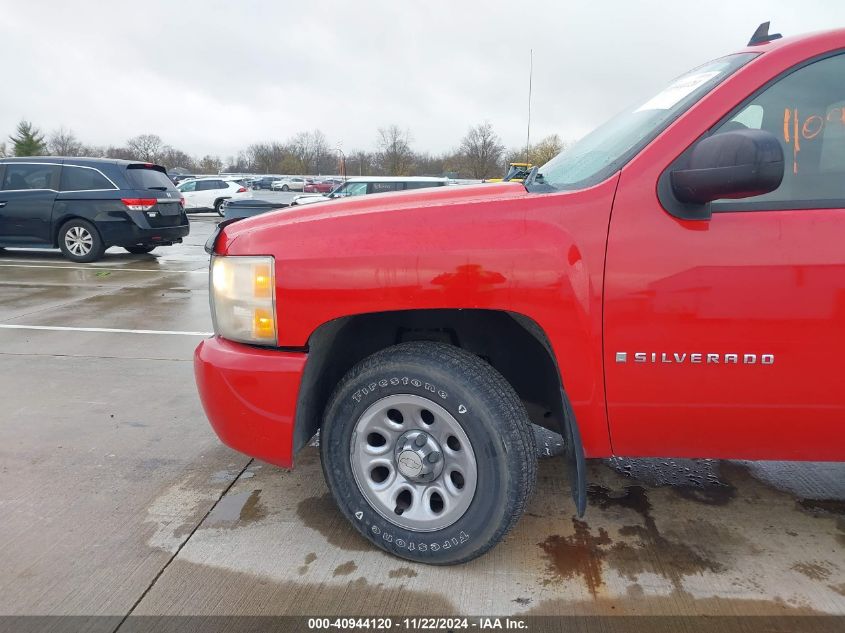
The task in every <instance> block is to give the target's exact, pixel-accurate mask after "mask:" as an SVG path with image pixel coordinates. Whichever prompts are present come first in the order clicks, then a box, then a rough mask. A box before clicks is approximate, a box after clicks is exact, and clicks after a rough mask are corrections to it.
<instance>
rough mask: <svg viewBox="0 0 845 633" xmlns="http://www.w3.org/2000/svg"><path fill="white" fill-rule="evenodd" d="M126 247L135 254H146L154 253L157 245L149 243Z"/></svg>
mask: <svg viewBox="0 0 845 633" xmlns="http://www.w3.org/2000/svg"><path fill="white" fill-rule="evenodd" d="M124 248H125V249H126V250H127V251H129V252H130V253H132V254H133V255H146V254H147V253H152V252H153V250H155V246H152V245H150V244H147V245H146V246H125V247H124Z"/></svg>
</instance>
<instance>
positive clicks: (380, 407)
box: [349, 394, 478, 532]
mask: <svg viewBox="0 0 845 633" xmlns="http://www.w3.org/2000/svg"><path fill="white" fill-rule="evenodd" d="M395 412H398V413H399V416H397V415H396V413H395ZM400 417H401V422H398V420H399V418H400ZM379 438H380V439H379ZM421 438H423V439H421ZM436 452H439V453H440V457H439V459H436V458H435V457H433V456H432V454H433V453H436ZM349 458H350V464H351V467H352V474H353V476H354V478H355V483H356V484H357V486H358V490H360V491H361V494H362V495H364V498H365V499H366V500H367V502H368V503H369V504H370V506H371V507H372V508H373V509H374V510H375V511H376V512H378V513H379V514H380V515H381V516H382V517H384V518H385V519H386V520H387V521H389V522H390V523H393V524H394V525H398V526H399V527H403V528H406V529H409V530H413V531H416V532H431V531H434V530H441V529H443V528H446V527H448V526H450V525H452V524H453V523H455V522H456V521H457V520H458V519H460V518H461V517H462V516H463V515H464V514H465V513H466V511H467V510H468V509H469V506H470V504H471V503H472V499H473V497H474V496H475V490H476V487H477V483H478V465H477V462H476V459H475V452H474V451H473V448H472V444H471V443H470V441H469V438H468V437H467V434H466V433H465V432H464V430H463V428H462V427H461V425H460V424H459V423H458V421H457V420H456V419H455V417H454V416H453V415H452V414H451V413H449V412H448V411H447V410H446V409H444V408H443V407H442V406H440V405H439V404H437V403H436V402H434V401H433V400H429V399H428V398H423V397H421V396H416V395H413V394H396V395H393V396H387V397H386V398H382V399H381V400H379V401H378V402H376V403H374V404H372V405H371V406H370V407H368V408H367V410H366V411H364V413H363V414H362V415H361V417H360V418H358V421H357V422H356V423H355V428H354V429H353V432H352V442H351V446H350V454H349ZM435 460H436V461H435ZM400 462H401V463H400Z"/></svg>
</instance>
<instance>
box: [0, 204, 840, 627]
mask: <svg viewBox="0 0 845 633" xmlns="http://www.w3.org/2000/svg"><path fill="white" fill-rule="evenodd" d="M256 197H257V196H256ZM216 219H217V218H216V217H214V216H212V215H210V214H205V215H198V216H194V217H193V221H192V229H191V235H190V236H189V237H188V239H187V241H186V243H185V244H182V245H179V246H176V247H170V248H161V249H159V251H160V252H158V251H157V252H154V253H153V254H152V255H129V254H127V253H125V252H122V251H120V250H119V249H111V250H110V251H108V252H107V254H106V256H105V258H104V259H103V260H102V261H100V262H97V263H95V264H89V265H78V264H71V263H69V262H67V261H65V260H63V259H62V258H61V257H60V255H59V254H58V252H52V251H6V252H0V399H2V402H3V414H2V418H3V419H2V424H0V552H2V564H0V614H4V615H10V614H12V615H15V614H18V615H22V614H80V615H82V614H86V615H87V614H107V615H113V616H123V615H126V614H128V613H130V612H131V613H133V614H134V615H143V614H202V615H206V614H231V613H235V614H250V615H255V614H298V615H300V614H312V615H327V614H338V615H354V614H361V615H385V614H390V615H394V616H398V615H424V614H438V615H470V614H476V615H477V614H500V615H507V614H523V615H530V614H545V615H586V614H614V615H620V614H674V615H688V614H708V615H716V614H731V615H743V614H747V615H758V614H767V615H804V614H845V464H793V463H789V464H774V463H765V464H746V463H737V462H715V461H707V460H703V461H684V460H609V461H598V462H593V463H592V464H591V465H590V481H591V486H590V492H589V496H590V505H589V508H588V511H587V515H586V516H585V517H584V518H583V519H577V518H574V517H573V515H572V503H571V501H570V500H569V499H568V497H567V493H566V491H567V490H568V487H569V486H568V482H567V481H566V477H565V472H564V468H563V465H562V462H561V460H560V458H559V457H557V454H558V453H559V451H560V446H559V438H557V437H556V436H554V435H551V434H547V433H540V432H538V452H539V454H540V458H541V459H540V469H539V481H538V486H537V492H536V494H535V496H534V498H533V499H532V500H531V502H530V504H529V506H528V510H527V514H526V515H525V517H524V518H523V519H522V520H521V521H520V523H519V524H518V525H517V527H516V529H515V530H514V531H513V532H512V533H511V534H509V535H508V537H507V538H506V540H505V541H504V542H503V543H502V544H500V545H499V546H498V547H497V548H496V549H494V550H493V551H492V552H490V553H489V554H488V555H486V556H484V557H482V558H481V559H478V560H476V561H473V562H471V563H469V564H466V565H463V566H460V567H451V568H438V567H429V566H423V565H417V564H413V563H408V562H404V561H401V560H399V559H395V558H392V557H390V556H387V555H386V554H383V553H381V552H379V551H377V550H375V549H374V548H372V547H371V546H370V545H369V544H368V543H367V542H365V541H364V540H363V539H361V538H360V537H359V536H358V535H357V534H356V533H355V532H354V531H353V530H352V528H350V527H349V526H348V525H347V524H346V523H345V521H344V520H343V518H342V517H341V516H340V514H339V513H338V512H337V511H336V510H335V508H334V506H333V504H332V502H331V500H330V498H329V495H328V492H327V490H326V486H325V483H324V481H323V478H322V474H321V472H320V465H319V459H318V454H317V449H316V448H314V447H313V446H312V447H309V448H307V449H306V450H305V451H303V453H302V454H301V455H300V456H299V458H298V463H297V468H296V470H294V471H292V472H287V471H284V470H281V469H278V468H276V467H273V466H270V465H267V464H262V463H260V462H257V461H252V460H249V459H248V458H246V457H244V456H241V455H239V454H236V453H234V452H233V451H231V450H229V449H227V448H225V447H223V446H222V445H221V444H220V443H219V442H218V440H217V438H216V437H215V435H214V434H213V432H212V431H211V429H210V427H209V426H208V423H207V422H206V420H205V417H204V415H203V412H202V409H201V406H200V403H199V400H198V398H197V395H196V390H195V387H194V382H193V373H192V364H191V354H192V352H193V349H194V347H195V346H196V344H197V343H198V342H199V340H200V339H201V338H202V336H204V335H205V333H207V332H210V331H211V320H210V317H209V313H208V294H207V287H206V284H207V262H208V257H207V255H206V254H205V252H204V251H203V248H202V246H203V244H204V243H205V240H206V238H207V237H208V235H209V233H210V232H211V230H212V228H213V226H214V222H215V221H216ZM8 326H17V327H14V328H10V327H8ZM42 328H46V329H42ZM138 330H146V331H150V330H153V331H156V332H155V333H150V332H147V333H143V332H138Z"/></svg>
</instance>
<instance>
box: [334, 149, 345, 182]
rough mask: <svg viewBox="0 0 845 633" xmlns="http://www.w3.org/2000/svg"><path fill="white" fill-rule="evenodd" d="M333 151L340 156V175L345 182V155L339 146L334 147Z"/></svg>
mask: <svg viewBox="0 0 845 633" xmlns="http://www.w3.org/2000/svg"><path fill="white" fill-rule="evenodd" d="M335 150H337V153H338V154H340V175H341V176H343V179H344V180H346V154H344V153H343V150H342V149H340V146H338V147H336V148H335Z"/></svg>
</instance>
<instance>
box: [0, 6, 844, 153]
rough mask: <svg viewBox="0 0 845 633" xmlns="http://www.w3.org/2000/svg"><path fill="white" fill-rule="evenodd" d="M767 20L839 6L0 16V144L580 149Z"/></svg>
mask: <svg viewBox="0 0 845 633" xmlns="http://www.w3.org/2000/svg"><path fill="white" fill-rule="evenodd" d="M768 19H771V20H772V30H773V31H778V32H782V33H783V34H784V35H785V36H788V35H792V34H798V33H804V32H808V31H817V30H823V29H829V28H837V27H841V26H843V25H845V2H842V1H841V0H799V1H796V0H761V1H756V0H755V1H749V0H730V1H723V0H696V1H687V0H676V1H664V2H659V1H653V0H649V1H630V0H628V1H625V0H620V1H616V0H577V1H559V2H544V1H541V0H540V1H527V2H515V1H513V0H511V1H510V2H495V1H491V0H486V1H484V2H472V1H465V2H459V1H458V0H451V1H443V2H441V1H439V0H425V1H420V2H411V1H401V0H391V1H384V2H376V1H372V2H370V1H367V0H356V1H354V2H353V1H349V0H346V1H337V2H322V1H319V0H309V1H308V2H284V1H280V0H276V1H270V0H260V1H259V0H253V1H246V0H241V1H240V2H235V1H228V2H221V1H208V0H202V1H199V0H197V1H186V0H169V1H160V0H137V1H135V2H131V3H128V2H118V1H114V0H112V1H105V0H102V1H97V2H94V1H90V2H89V1H85V0H75V1H73V2H60V1H59V0H26V1H24V0H0V67H2V77H3V81H2V87H3V89H2V96H0V139H2V140H7V136H8V134H9V133H11V132H12V131H13V130H14V127H15V125H16V124H17V122H18V121H19V120H20V119H21V118H26V119H28V120H31V121H32V122H33V123H35V124H36V125H37V126H39V127H40V128H41V129H42V130H44V131H46V132H49V131H51V130H53V129H55V128H57V127H59V126H64V127H66V128H70V129H72V130H73V131H74V132H75V133H76V135H77V136H78V137H79V138H80V139H81V140H82V141H83V142H86V143H90V144H97V145H120V144H122V143H124V142H125V141H126V139H127V138H129V137H131V136H134V135H137V134H143V133H154V134H158V135H160V136H161V137H162V138H163V139H164V141H165V142H166V143H168V144H170V145H173V146H175V147H178V148H180V149H183V150H185V151H188V152H189V153H192V154H197V155H202V154H206V153H210V154H217V155H220V156H221V157H222V158H224V159H225V158H227V157H228V156H231V155H233V154H235V153H237V151H238V150H240V149H243V148H245V147H246V146H247V145H249V144H251V143H255V142H262V141H271V140H278V141H284V140H285V139H287V138H289V137H290V136H292V135H293V134H295V133H296V132H299V131H303V130H310V129H315V128H316V129H320V130H322V131H323V132H324V133H325V134H326V136H327V137H328V140H329V143H330V144H331V145H332V146H334V145H336V144H338V143H341V144H342V148H343V149H344V150H345V151H347V152H348V151H350V150H353V149H358V148H363V149H373V148H374V147H375V140H376V134H377V129H378V128H379V127H380V126H385V125H388V124H391V123H395V124H398V125H400V126H401V127H403V128H408V129H409V130H410V132H411V135H412V137H413V140H414V142H413V147H414V149H416V150H419V151H431V152H441V151H445V150H449V149H450V148H453V147H455V146H456V145H457V143H458V141H459V139H460V138H461V137H462V136H463V135H464V134H465V132H466V130H467V128H468V127H469V126H470V125H474V124H476V123H480V122H483V121H489V122H490V123H491V124H492V125H493V126H494V128H495V130H496V131H497V132H498V134H499V135H500V136H501V137H502V140H503V141H504V142H505V143H506V144H507V145H508V146H509V147H513V146H518V145H521V144H524V143H525V131H526V130H525V128H526V108H527V92H528V64H529V49H531V48H533V49H534V82H533V83H534V90H533V101H532V112H531V120H532V130H531V135H532V138H533V139H539V138H540V137H542V136H545V135H547V134H551V133H558V134H560V135H561V137H563V138H565V139H575V138H578V137H579V136H581V135H583V134H584V133H585V132H587V131H589V130H590V129H591V128H593V127H594V126H596V125H598V124H599V123H601V122H602V121H603V120H605V119H606V118H608V117H609V116H611V115H612V114H614V113H615V112H617V111H619V110H620V109H622V108H624V107H625V106H627V105H631V104H636V103H638V102H642V101H645V100H646V99H648V98H649V97H650V96H651V95H652V94H653V93H655V92H657V91H659V90H660V89H661V87H662V86H663V85H665V84H666V83H667V82H668V81H669V80H670V79H672V78H673V77H674V76H676V75H678V74H680V73H682V72H684V71H686V70H688V69H690V68H692V67H694V66H697V65H699V64H700V63H703V62H705V61H707V60H708V59H712V58H714V57H718V56H721V55H724V54H727V53H731V52H733V51H735V50H737V49H739V48H741V47H742V46H744V45H745V43H746V42H747V41H748V38H749V37H750V36H751V33H752V32H753V31H754V29H755V27H756V26H757V25H758V24H759V23H760V22H762V21H765V20H768Z"/></svg>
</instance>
